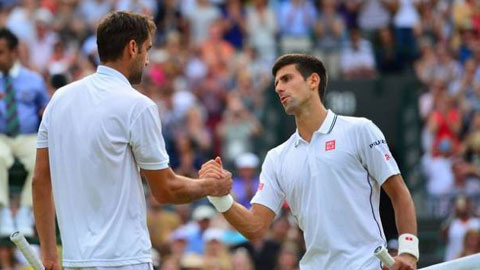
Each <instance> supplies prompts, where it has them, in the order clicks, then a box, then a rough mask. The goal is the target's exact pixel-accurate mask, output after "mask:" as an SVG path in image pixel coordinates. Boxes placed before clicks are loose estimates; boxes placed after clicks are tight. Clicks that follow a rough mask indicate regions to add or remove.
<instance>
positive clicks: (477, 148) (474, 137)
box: [463, 111, 480, 168]
mask: <svg viewBox="0 0 480 270" xmlns="http://www.w3.org/2000/svg"><path fill="white" fill-rule="evenodd" d="M470 128H471V130H469V133H468V134H467V136H466V138H465V139H464V141H463V144H464V154H465V158H466V160H467V161H468V162H470V163H472V165H473V166H475V167H477V168H480V111H475V112H474V113H473V117H472V120H471V122H470Z"/></svg>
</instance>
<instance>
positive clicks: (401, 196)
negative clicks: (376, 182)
mask: <svg viewBox="0 0 480 270" xmlns="http://www.w3.org/2000/svg"><path fill="white" fill-rule="evenodd" d="M382 187H383V189H384V190H385V192H386V193H387V195H388V197H390V200H391V201H392V205H393V209H394V211H395V220H396V223H397V230H398V234H399V235H402V234H405V233H408V234H413V235H417V219H416V216H415V206H414V204H413V200H412V196H411V195H410V192H409V191H408V188H407V186H406V185H405V182H404V181H403V178H402V176H401V175H400V174H397V175H393V176H390V177H389V178H388V179H387V180H386V181H385V182H384V183H383V185H382ZM400 256H401V257H403V259H405V261H404V262H403V263H405V264H408V265H410V266H412V267H413V268H405V269H414V268H415V267H416V262H417V259H416V258H415V257H414V256H412V255H410V254H408V253H404V254H401V255H400ZM396 261H398V259H397V260H396ZM397 264H399V263H398V262H397ZM397 267H398V266H397ZM393 269H396V268H395V265H394V268H393Z"/></svg>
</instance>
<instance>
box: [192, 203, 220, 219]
mask: <svg viewBox="0 0 480 270" xmlns="http://www.w3.org/2000/svg"><path fill="white" fill-rule="evenodd" d="M216 215H217V212H215V210H213V208H212V207H210V206H207V205H200V206H198V207H197V208H195V210H193V214H192V218H193V220H196V221H199V220H203V219H212V218H214V217H215V216H216Z"/></svg>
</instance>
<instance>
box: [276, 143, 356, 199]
mask: <svg viewBox="0 0 480 270" xmlns="http://www.w3.org/2000/svg"><path fill="white" fill-rule="evenodd" d="M280 162H281V165H280V173H279V178H280V182H281V183H282V185H283V186H284V188H285V191H293V190H298V189H307V190H308V189H310V188H311V187H315V186H317V185H320V186H328V185H329V184H332V182H335V181H336V182H338V181H343V179H344V178H345V177H344V175H345V174H346V173H347V172H348V171H350V170H352V168H353V169H354V168H357V167H358V166H359V165H360V162H359V159H358V157H357V154H356V152H355V149H354V148H353V147H352V145H351V143H350V141H349V140H346V139H343V138H328V137H327V138H324V139H319V140H317V141H315V142H313V143H310V144H306V143H302V144H299V145H297V146H296V147H293V148H292V149H291V151H290V152H289V153H288V154H287V155H286V156H285V158H284V159H282V160H281V161H280Z"/></svg>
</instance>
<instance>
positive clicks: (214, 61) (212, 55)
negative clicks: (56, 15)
mask: <svg viewBox="0 0 480 270" xmlns="http://www.w3.org/2000/svg"><path fill="white" fill-rule="evenodd" d="M222 36H223V28H222V25H221V22H220V21H216V22H214V23H212V24H211V25H210V26H209V29H208V38H207V39H206V40H205V41H204V42H203V43H202V45H201V51H202V60H203V61H204V62H205V64H206V65H207V67H208V69H209V71H210V72H212V73H213V74H215V75H216V76H219V77H222V78H225V77H226V76H227V75H228V70H229V63H231V61H232V59H233V56H234V53H235V48H234V47H233V46H232V45H230V43H228V42H226V41H225V40H223V39H222Z"/></svg>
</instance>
